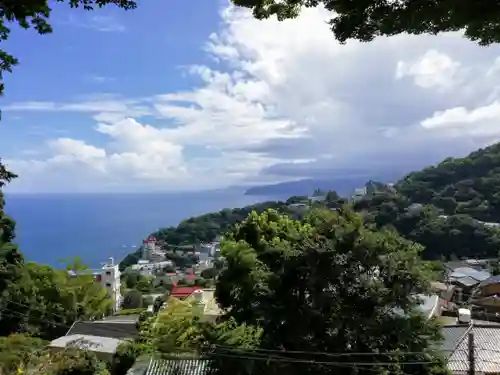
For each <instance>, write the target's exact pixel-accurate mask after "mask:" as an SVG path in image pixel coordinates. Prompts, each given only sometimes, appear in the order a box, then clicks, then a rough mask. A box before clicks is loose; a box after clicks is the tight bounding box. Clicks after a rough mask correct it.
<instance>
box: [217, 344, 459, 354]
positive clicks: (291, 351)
mask: <svg viewBox="0 0 500 375" xmlns="http://www.w3.org/2000/svg"><path fill="white" fill-rule="evenodd" d="M213 346H214V347H218V348H221V349H225V348H227V349H233V350H241V351H251V352H265V353H267V352H268V353H291V354H315V355H324V356H329V357H343V356H377V355H380V356H390V355H394V356H398V355H419V354H420V355H426V354H427V355H432V354H433V353H432V352H430V351H427V352H423V351H419V352H398V351H393V352H376V353H371V352H370V353H368V352H358V353H356V352H344V353H332V352H319V351H304V350H286V349H285V350H279V349H263V348H255V349H253V348H236V349H235V348H234V347H231V346H228V345H219V344H213ZM442 351H444V352H454V351H456V350H452V349H446V350H442Z"/></svg>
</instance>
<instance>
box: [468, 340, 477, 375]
mask: <svg viewBox="0 0 500 375" xmlns="http://www.w3.org/2000/svg"><path fill="white" fill-rule="evenodd" d="M474 352H475V348H474V333H472V332H469V375H474V374H475V370H476V359H475V355H474Z"/></svg>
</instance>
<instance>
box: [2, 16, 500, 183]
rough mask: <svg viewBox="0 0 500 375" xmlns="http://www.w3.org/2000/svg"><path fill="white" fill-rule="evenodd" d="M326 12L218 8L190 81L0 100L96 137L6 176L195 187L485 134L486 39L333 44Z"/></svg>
mask: <svg viewBox="0 0 500 375" xmlns="http://www.w3.org/2000/svg"><path fill="white" fill-rule="evenodd" d="M327 18H328V14H327V12H326V11H324V10H323V9H320V8H317V9H307V10H305V11H304V12H303V14H302V15H301V17H299V18H297V19H295V20H290V21H285V22H281V23H280V22H277V21H275V20H266V21H256V20H254V19H253V18H252V17H251V15H250V14H249V12H247V11H246V10H241V9H235V8H232V7H229V8H226V9H224V11H223V12H222V23H221V27H220V30H219V31H218V32H217V33H214V34H213V35H211V36H210V38H209V40H208V41H207V44H206V46H205V51H206V52H207V53H208V54H209V56H210V57H212V60H213V62H214V63H213V64H211V65H210V66H205V65H193V66H192V67H190V68H189V69H188V72H189V73H190V74H194V75H196V76H197V77H199V78H200V85H199V86H198V87H195V88H194V89H193V90H190V91H183V92H167V93H158V95H156V96H152V97H148V98H142V99H141V98H133V99H127V98H121V97H113V96H106V95H105V96H102V97H96V98H86V99H84V100H80V101H75V102H70V103H47V102H27V103H13V104H11V105H8V106H6V108H5V110H6V111H17V112H19V111H45V112H54V113H55V112H79V113H84V114H85V113H86V114H88V115H89V116H91V117H92V118H93V119H94V120H95V122H96V124H95V131H96V132H97V133H99V135H100V136H101V138H100V139H104V141H103V143H102V144H101V143H100V144H99V145H96V144H94V145H92V144H87V143H85V142H82V141H78V140H70V139H58V140H54V141H52V142H51V143H49V144H48V149H47V150H46V152H47V153H48V154H49V156H48V157H47V158H46V159H35V160H24V159H23V160H12V159H11V160H10V161H9V163H10V164H11V165H12V167H13V168H14V169H15V170H16V171H17V172H19V173H20V174H21V176H22V178H21V179H20V181H19V186H22V187H23V188H25V189H30V188H33V187H36V188H38V187H39V186H43V184H41V183H40V181H42V180H43V181H44V183H45V184H46V187H47V189H49V190H50V189H55V188H59V189H73V187H74V186H77V187H78V188H79V189H83V190H89V189H98V190H99V189H101V190H102V189H115V190H116V189H133V190H136V189H147V188H158V189H180V188H198V189H201V188H208V187H217V186H224V185H229V184H234V183H238V182H241V181H258V180H259V181H260V180H266V181H267V180H274V179H276V178H286V177H291V176H311V175H321V176H323V177H324V176H329V175H332V174H335V173H336V171H337V173H340V172H338V171H342V173H344V172H345V171H349V170H350V169H351V170H353V169H355V170H356V173H363V171H367V170H369V171H373V170H377V169H383V168H386V169H387V168H391V166H393V165H395V164H397V165H399V166H400V167H401V168H403V169H404V168H409V167H410V166H414V165H415V164H418V163H421V164H422V163H427V162H430V161H436V160H437V159H439V158H441V157H444V156H448V155H449V154H454V153H463V152H464V151H468V150H471V149H472V148H474V147H477V146H482V145H484V144H485V143H488V142H491V141H494V140H496V139H498V136H499V133H500V128H498V129H495V127H494V126H493V125H492V124H493V122H494V119H495V118H496V117H495V116H497V115H498V108H499V106H500V105H499V104H497V103H498V102H497V100H500V97H498V89H497V88H498V87H499V85H500V75H499V74H498V72H499V71H498V69H497V66H500V65H499V64H498V62H497V58H498V57H499V56H500V49H499V48H498V47H492V48H489V49H485V48H480V47H478V46H476V45H475V44H473V43H471V42H469V41H467V40H464V39H463V38H462V35H461V34H460V33H450V34H444V35H440V36H426V35H423V36H408V35H400V36H396V37H392V38H379V39H377V40H375V41H374V42H372V43H368V44H363V43H357V42H349V43H347V44H346V45H340V44H338V43H337V42H335V40H334V39H333V36H332V34H331V32H330V30H329V28H328V25H327V24H325V23H324V22H323V21H324V20H326V19H327ZM304 30H307V32H304ZM193 63H196V62H193ZM405 77H408V78H410V79H404V78H405ZM394 78H396V79H394ZM466 108H468V109H466ZM146 116H148V117H147V118H145V117H146ZM149 120H151V123H152V124H154V126H153V125H147V124H146V122H149ZM471 129H473V130H471ZM450 138H452V140H451V139H450ZM450 142H453V143H450ZM68 176H70V177H68ZM73 176H74V178H73Z"/></svg>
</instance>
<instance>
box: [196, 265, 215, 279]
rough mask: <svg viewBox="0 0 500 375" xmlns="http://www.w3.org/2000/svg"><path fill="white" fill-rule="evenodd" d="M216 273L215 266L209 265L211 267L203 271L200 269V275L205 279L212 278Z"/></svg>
mask: <svg viewBox="0 0 500 375" xmlns="http://www.w3.org/2000/svg"><path fill="white" fill-rule="evenodd" d="M218 274H219V271H218V270H217V269H216V268H214V267H211V268H205V269H204V270H203V271H201V273H200V276H201V277H203V278H205V279H214V278H216V277H217V275H218Z"/></svg>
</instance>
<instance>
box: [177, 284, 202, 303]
mask: <svg viewBox="0 0 500 375" xmlns="http://www.w3.org/2000/svg"><path fill="white" fill-rule="evenodd" d="M199 289H201V287H199V286H175V287H174V288H173V289H172V292H171V293H170V295H171V296H172V297H174V298H178V299H181V300H183V299H186V298H187V297H189V296H190V295H191V294H193V293H194V291H195V290H199Z"/></svg>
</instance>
